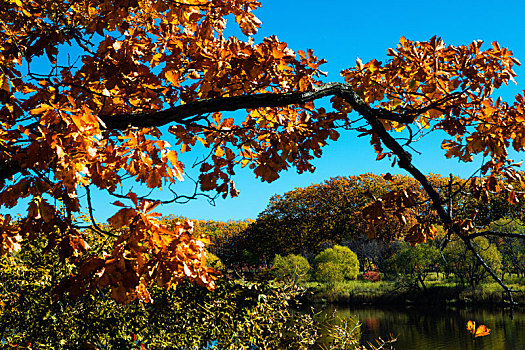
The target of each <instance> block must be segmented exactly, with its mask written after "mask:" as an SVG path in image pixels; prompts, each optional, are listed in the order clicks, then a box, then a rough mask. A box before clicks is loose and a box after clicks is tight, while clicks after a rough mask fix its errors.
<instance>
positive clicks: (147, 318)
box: [0, 241, 318, 349]
mask: <svg viewBox="0 0 525 350" xmlns="http://www.w3.org/2000/svg"><path fill="white" fill-rule="evenodd" d="M34 242H36V241H33V243H34ZM43 246H44V245H41V246H39V247H36V246H27V247H24V250H23V251H22V252H21V253H19V254H17V255H16V256H14V257H3V258H1V261H0V262H1V271H2V273H1V274H0V285H1V286H2V289H1V291H0V300H1V305H2V309H1V313H0V328H1V329H2V342H3V343H4V344H7V343H10V344H19V345H21V346H25V345H28V344H31V348H32V349H49V348H53V349H71V348H95V347H96V348H102V349H124V348H137V347H139V346H142V345H143V346H144V347H145V348H155V349H157V348H176V349H202V348H203V347H206V346H207V345H209V344H211V342H213V344H215V345H216V346H217V347H218V348H221V349H251V348H253V346H256V347H257V348H297V349H299V348H308V347H309V346H310V345H311V344H312V343H313V342H314V341H315V340H316V339H317V337H318V335H317V328H318V326H317V325H316V323H315V322H314V320H313V319H312V317H311V316H310V315H308V314H293V313H291V312H290V311H289V306H290V302H291V301H292V299H293V298H294V295H296V293H297V292H295V291H293V290H290V289H282V288H277V287H276V286H270V285H264V284H254V283H248V282H243V281H239V282H233V281H227V280H223V279H221V280H219V281H218V285H217V288H216V289H215V290H214V291H208V290H207V289H203V288H199V287H196V286H193V285H191V284H189V283H183V284H179V286H178V287H177V289H176V290H170V291H165V290H163V289H160V288H158V287H155V288H152V289H151V291H152V292H151V294H152V301H151V302H150V303H142V302H139V301H138V300H137V301H134V302H131V303H128V304H126V305H118V304H116V303H115V302H114V301H111V299H110V298H109V296H108V293H106V292H103V291H97V292H95V293H93V294H84V295H81V296H79V297H78V298H77V299H76V300H72V299H71V298H69V297H68V296H66V295H60V294H58V295H57V294H54V298H53V297H52V293H51V292H52V290H53V286H54V284H55V283H56V282H57V281H60V280H61V278H62V277H63V276H64V275H67V274H68V273H69V272H70V271H68V270H67V269H65V268H64V264H62V263H60V262H59V257H58V255H56V254H55V255H50V254H48V255H43V254H41V249H42V248H43ZM66 266H68V267H69V268H74V267H73V266H70V265H66ZM188 330H191V331H188ZM6 346H7V345H6Z"/></svg>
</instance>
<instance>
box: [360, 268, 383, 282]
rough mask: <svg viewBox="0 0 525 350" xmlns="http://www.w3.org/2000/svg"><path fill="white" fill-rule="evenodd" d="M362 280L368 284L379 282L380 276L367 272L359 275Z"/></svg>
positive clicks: (376, 273) (374, 272)
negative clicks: (368, 282)
mask: <svg viewBox="0 0 525 350" xmlns="http://www.w3.org/2000/svg"><path fill="white" fill-rule="evenodd" d="M361 277H362V278H363V279H364V280H367V281H370V282H379V281H381V275H379V272H377V271H367V272H365V273H363V274H362V275H361Z"/></svg>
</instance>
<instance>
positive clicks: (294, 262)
mask: <svg viewBox="0 0 525 350" xmlns="http://www.w3.org/2000/svg"><path fill="white" fill-rule="evenodd" d="M310 269H311V267H310V264H309V263H308V260H306V258H305V257H304V256H301V255H294V254H290V255H287V256H283V257H282V256H280V255H279V254H277V255H276V256H275V258H274V259H273V263H272V270H271V273H272V275H273V276H275V278H277V279H278V280H281V281H285V282H288V283H291V284H296V283H298V282H305V281H307V280H308V273H309V272H310Z"/></svg>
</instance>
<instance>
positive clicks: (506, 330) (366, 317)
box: [327, 306, 525, 350]
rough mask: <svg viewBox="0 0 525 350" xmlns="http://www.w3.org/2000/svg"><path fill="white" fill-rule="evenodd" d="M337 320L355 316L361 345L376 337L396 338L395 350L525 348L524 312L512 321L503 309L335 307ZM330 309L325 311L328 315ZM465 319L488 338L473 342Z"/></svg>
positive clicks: (516, 349)
mask: <svg viewBox="0 0 525 350" xmlns="http://www.w3.org/2000/svg"><path fill="white" fill-rule="evenodd" d="M336 309H337V313H336V314H337V315H340V317H343V318H348V317H352V316H353V317H357V318H358V319H359V320H360V322H361V323H362V325H361V340H362V343H366V342H367V341H373V340H374V339H376V338H377V337H382V338H388V336H389V334H392V335H393V336H395V337H397V338H398V341H397V342H396V343H395V348H396V349H414V350H423V349H440V350H453V349H454V350H456V349H466V350H488V349H490V350H522V349H525V310H518V311H515V312H514V318H513V319H511V318H510V317H509V313H508V312H506V311H505V310H503V309H497V308H495V309H481V308H470V309H455V308H439V309H438V308H428V307H420V306H410V307H400V308H384V309H377V308H372V307H370V308H367V307H362V308H351V309H350V308H336ZM333 310H334V308H333V307H331V308H329V309H328V310H327V311H329V312H332V311H333ZM468 320H475V321H476V322H478V323H483V324H485V325H486V326H487V327H488V328H490V329H491V332H490V335H489V336H487V337H483V338H477V339H476V340H475V341H473V339H472V337H471V335H470V334H469V333H468V332H467V331H466V328H465V327H466V324H467V321H468Z"/></svg>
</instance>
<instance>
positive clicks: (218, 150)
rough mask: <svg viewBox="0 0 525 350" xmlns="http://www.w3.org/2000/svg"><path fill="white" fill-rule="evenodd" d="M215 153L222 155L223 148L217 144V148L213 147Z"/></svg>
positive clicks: (218, 155)
mask: <svg viewBox="0 0 525 350" xmlns="http://www.w3.org/2000/svg"><path fill="white" fill-rule="evenodd" d="M215 155H216V156H217V157H222V156H224V150H223V149H222V148H221V146H217V148H216V149H215Z"/></svg>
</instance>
